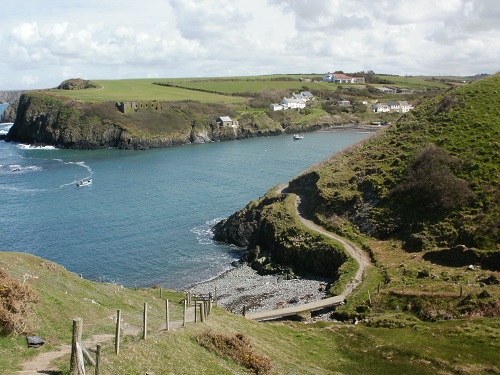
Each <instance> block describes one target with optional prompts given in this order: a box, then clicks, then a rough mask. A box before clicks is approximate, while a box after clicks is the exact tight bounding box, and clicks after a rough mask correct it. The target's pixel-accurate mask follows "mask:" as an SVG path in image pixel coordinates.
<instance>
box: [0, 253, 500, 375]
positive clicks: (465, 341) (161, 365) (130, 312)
mask: <svg viewBox="0 0 500 375" xmlns="http://www.w3.org/2000/svg"><path fill="white" fill-rule="evenodd" d="M0 256H1V258H0V259H1V263H0V267H2V268H3V269H5V270H6V271H7V272H9V273H10V274H11V275H13V276H15V277H17V278H19V279H20V280H23V279H25V280H26V283H27V284H29V285H31V286H32V287H33V288H34V289H35V290H36V291H37V292H38V293H40V295H41V301H40V302H39V304H38V305H37V306H36V308H35V310H36V314H37V316H38V323H39V327H40V328H39V330H38V331H36V333H37V334H39V335H40V336H41V337H43V338H45V339H46V340H47V344H46V345H44V346H43V347H42V348H40V349H38V350H36V351H35V350H33V349H27V348H26V344H25V339H24V338H23V337H20V338H16V337H12V336H8V337H2V338H0V354H1V355H0V372H2V373H5V374H9V373H13V371H15V370H16V369H17V368H18V366H19V364H20V363H21V362H22V361H24V360H25V359H27V358H28V357H31V356H33V355H35V354H38V353H39V352H40V351H47V350H51V349H53V348H55V347H57V346H58V345H61V344H69V343H70V342H71V319H72V318H73V317H74V316H82V317H83V318H84V337H88V336H89V335H91V334H102V333H106V332H111V333H112V332H113V329H114V321H113V319H112V315H114V313H115V309H116V308H121V309H122V311H123V312H124V317H125V322H126V323H130V324H131V325H135V326H140V320H141V309H142V304H143V302H144V301H145V300H147V301H148V303H149V304H150V306H151V311H150V314H149V319H150V321H152V325H153V327H154V326H155V324H156V327H158V325H159V324H160V321H161V320H162V317H161V316H160V315H161V314H160V313H158V311H161V310H162V308H163V301H162V300H160V299H159V298H158V294H159V291H158V290H157V289H138V290H133V289H126V288H122V287H120V286H119V285H112V284H101V283H94V282H91V281H88V280H84V279H80V278H79V277H78V276H77V275H75V274H72V273H70V272H68V271H66V270H64V269H63V268H62V267H61V266H58V265H56V264H54V263H52V262H47V261H44V260H42V259H40V258H37V257H34V256H32V255H28V254H21V253H5V252H3V253H0ZM367 280H368V281H367V285H366V286H363V288H365V287H366V288H370V289H373V288H374V286H375V285H376V283H377V282H378V280H379V276H377V274H376V273H373V274H371V273H369V274H368V275H367ZM363 294H365V289H360V290H359V296H360V298H363V297H361V296H362V295H363ZM165 296H168V297H169V299H170V300H171V301H172V304H171V305H174V307H173V308H174V312H175V311H176V312H175V314H176V315H175V316H177V317H179V312H180V306H179V305H177V304H176V302H177V301H179V300H180V299H181V298H183V294H182V293H176V292H165V295H164V297H165ZM356 298H357V297H356V295H354V296H353V298H352V300H353V301H354V300H355V299H356ZM373 298H374V299H375V298H376V296H375V294H373ZM92 299H93V300H94V301H96V302H98V303H99V304H96V303H92V302H91V300H92ZM371 319H373V320H374V321H375V320H377V322H378V323H377V324H373V325H372V326H370V325H364V324H358V325H351V324H342V323H332V322H317V323H314V324H304V323H299V322H275V323H258V322H253V321H249V320H246V319H245V318H243V317H241V316H235V315H232V314H230V313H228V312H226V311H225V310H223V309H220V308H214V309H213V312H212V314H211V315H210V316H209V318H208V320H207V322H206V323H204V324H193V323H190V324H188V325H187V327H186V328H184V329H178V330H175V331H172V332H170V333H169V334H165V332H162V331H158V329H157V328H151V329H150V331H149V333H148V339H147V340H146V341H144V340H141V339H140V332H139V333H138V334H136V335H132V336H127V337H126V338H125V339H124V340H123V341H122V344H121V351H120V355H118V356H116V355H115V354H114V348H113V345H112V343H109V344H108V345H104V346H103V351H102V363H101V373H102V374H139V373H145V372H153V373H157V374H161V373H165V371H167V372H168V373H172V374H185V373H203V374H245V373H247V372H246V370H245V369H244V367H242V366H240V365H239V364H238V363H237V362H235V361H234V360H232V359H231V358H230V357H227V356H219V355H216V354H215V353H213V352H212V351H209V350H207V349H205V348H204V347H203V346H202V345H200V344H199V343H198V341H197V337H200V336H202V335H204V334H206V333H207V332H211V335H212V336H213V337H218V335H224V336H236V335H243V336H244V337H245V340H246V342H247V343H248V345H250V346H251V353H253V354H252V355H253V356H254V357H255V358H260V356H266V357H268V358H269V363H270V365H271V366H272V369H270V370H269V372H268V373H269V374H285V373H296V374H332V373H339V374H343V373H349V374H361V373H363V374H378V373H383V374H400V373H411V374H435V373H464V374H480V373H481V374H482V373H497V372H498V371H500V359H499V358H498V355H497V353H498V350H499V349H500V347H499V346H500V344H499V343H500V340H499V339H500V319H499V318H490V319H473V320H453V321H441V322H437V323H428V322H422V321H420V320H418V319H416V318H415V317H414V316H413V315H412V314H410V313H408V312H403V311H399V312H387V313H385V314H381V313H380V314H379V315H377V316H374V317H373V318H371ZM155 322H156V323H155ZM89 323H91V325H90V326H88V325H87V324H89ZM57 364H58V366H59V368H60V369H61V373H63V374H65V373H67V372H68V367H69V356H65V357H63V358H61V359H59V360H58V361H57ZM87 371H91V369H90V368H88V369H87Z"/></svg>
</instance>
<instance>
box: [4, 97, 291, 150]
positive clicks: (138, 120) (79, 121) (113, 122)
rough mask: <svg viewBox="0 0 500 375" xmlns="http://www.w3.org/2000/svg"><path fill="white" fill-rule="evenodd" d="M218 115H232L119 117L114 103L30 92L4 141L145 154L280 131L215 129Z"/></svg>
mask: <svg viewBox="0 0 500 375" xmlns="http://www.w3.org/2000/svg"><path fill="white" fill-rule="evenodd" d="M221 113H223V114H228V115H230V116H234V115H236V113H234V110H232V109H231V108H229V107H226V106H225V105H224V104H210V105H209V104H203V103H198V102H179V103H162V109H161V111H140V112H132V113H122V112H120V111H119V109H118V106H117V103H115V102H102V103H84V102H80V101H75V100H72V99H65V98H61V97H60V96H59V97H56V96H53V95H51V94H50V93H49V92H33V91H32V92H27V93H25V94H23V95H22V96H21V98H20V100H19V105H18V107H17V115H16V120H15V122H14V125H13V126H12V128H11V130H10V131H9V133H8V134H7V137H6V140H7V141H16V142H25V143H30V144H46V145H53V146H56V147H60V148H73V149H98V148H108V147H115V148H122V149H148V148H158V147H169V146H173V145H180V144H186V143H205V142H213V141H223V140H234V139H242V138H249V137H254V136H261V135H274V134H281V133H282V132H283V129H282V128H281V127H280V126H279V124H278V126H276V127H274V128H268V129H265V130H259V129H258V128H257V127H255V126H252V125H245V126H239V127H231V126H227V127H219V126H218V125H217V124H215V122H214V121H211V120H210V119H215V118H216V117H217V115H220V114H221Z"/></svg>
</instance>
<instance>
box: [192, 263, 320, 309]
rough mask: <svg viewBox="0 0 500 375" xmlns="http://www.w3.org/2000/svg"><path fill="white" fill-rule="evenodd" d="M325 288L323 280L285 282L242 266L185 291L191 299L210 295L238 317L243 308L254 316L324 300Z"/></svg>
mask: <svg viewBox="0 0 500 375" xmlns="http://www.w3.org/2000/svg"><path fill="white" fill-rule="evenodd" d="M327 286H328V282H327V281H326V280H313V279H292V280H284V279H282V277H279V276H276V275H266V276H260V275H259V274H258V273H257V271H255V270H253V269H252V268H251V267H249V266H248V265H241V266H239V267H235V268H232V269H230V270H229V271H226V272H224V273H223V274H221V275H220V276H218V277H216V278H214V279H212V280H208V281H205V282H202V283H200V284H196V285H194V286H193V287H191V288H188V289H187V290H186V291H190V292H191V294H192V295H198V294H208V293H210V292H211V293H212V295H213V296H214V297H215V298H216V299H217V305H218V306H221V307H224V308H225V309H226V310H228V311H230V312H232V313H234V314H239V315H241V314H242V313H243V307H244V306H245V308H246V312H248V313H253V312H258V311H265V310H274V309H278V308H283V307H288V306H294V305H300V304H304V303H307V302H312V301H317V300H320V299H323V298H326V297H327V294H326V290H327Z"/></svg>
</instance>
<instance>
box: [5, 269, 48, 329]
mask: <svg viewBox="0 0 500 375" xmlns="http://www.w3.org/2000/svg"><path fill="white" fill-rule="evenodd" d="M38 299H39V297H38V293H37V292H36V291H34V290H33V289H32V288H31V287H30V286H29V285H26V284H23V283H21V282H20V281H19V280H17V279H15V278H13V277H12V276H10V275H9V274H8V273H7V272H5V271H4V270H2V269H0V334H2V335H9V334H14V335H20V334H22V333H27V332H29V331H30V330H32V329H34V325H35V324H34V320H33V316H32V311H31V307H32V304H33V303H36V302H38Z"/></svg>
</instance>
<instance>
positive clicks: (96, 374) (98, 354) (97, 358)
mask: <svg viewBox="0 0 500 375" xmlns="http://www.w3.org/2000/svg"><path fill="white" fill-rule="evenodd" d="M100 362H101V344H97V348H96V350H95V372H94V375H99V364H100Z"/></svg>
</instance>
